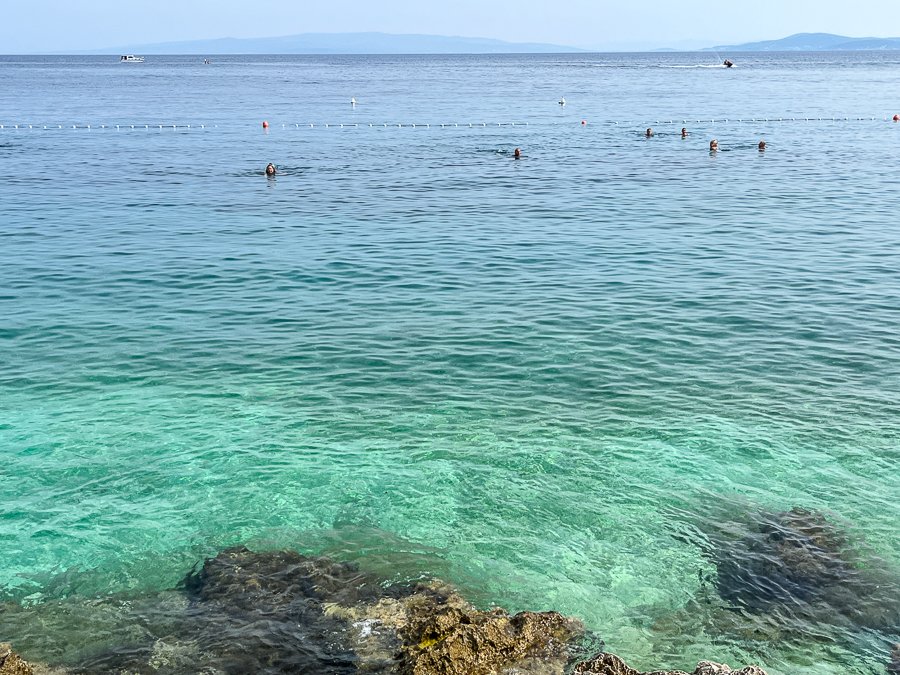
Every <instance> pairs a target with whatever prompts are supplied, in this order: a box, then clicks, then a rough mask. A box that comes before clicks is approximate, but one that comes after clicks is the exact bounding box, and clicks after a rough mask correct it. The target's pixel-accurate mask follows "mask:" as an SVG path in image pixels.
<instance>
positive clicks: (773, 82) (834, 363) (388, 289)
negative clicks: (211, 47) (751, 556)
mask: <svg viewBox="0 0 900 675" xmlns="http://www.w3.org/2000/svg"><path fill="white" fill-rule="evenodd" d="M732 58H733V59H734V60H735V61H736V62H737V66H736V67H735V68H733V69H730V70H729V69H725V68H721V67H714V66H715V65H716V64H717V63H718V62H719V60H718V58H717V57H716V55H714V54H712V55H711V54H652V55H650V54H646V55H551V56H428V57H415V56H403V57H339V56H335V57H331V56H329V57H308V56H291V57H277V56H273V57H213V62H212V63H211V64H210V65H204V64H203V63H202V59H201V58H200V57H147V61H146V62H145V63H143V64H120V63H118V62H117V61H118V59H117V57H2V58H0V91H2V95H0V124H3V126H4V128H3V129H2V130H0V589H2V591H0V600H2V599H3V598H5V599H6V600H7V601H8V602H7V605H6V610H5V611H4V612H2V613H0V641H3V640H10V641H12V642H13V643H14V644H16V645H17V646H18V647H19V648H20V650H21V651H22V652H23V653H25V655H26V656H29V657H31V658H35V659H40V658H44V657H46V656H48V655H49V654H50V653H51V652H52V650H51V648H50V647H49V646H48V645H51V644H52V645H53V646H54V648H55V649H57V650H58V649H59V646H60V645H66V644H69V643H71V644H72V645H74V646H73V649H79V648H84V631H85V625H84V621H83V620H82V621H80V623H79V625H78V626H75V625H67V623H66V621H64V620H60V619H59V618H58V615H59V613H60V610H59V606H60V605H59V604H58V603H59V602H62V601H64V600H72V599H73V598H74V599H77V598H78V597H81V598H90V597H94V596H96V595H98V594H106V593H124V592H129V593H137V592H152V591H155V590H159V589H165V588H171V587H173V586H174V585H175V584H176V583H177V582H178V580H179V579H180V578H181V577H182V576H183V575H184V574H185V572H186V571H187V570H188V569H190V567H191V565H193V564H194V563H195V562H196V561H197V560H199V559H201V558H202V557H203V556H205V555H210V554H212V553H214V552H215V551H216V550H218V549H220V548H221V547H224V546H227V545H232V544H237V543H245V542H250V543H251V544H253V545H256V546H293V547H296V548H298V549H299V550H301V551H304V552H323V553H327V554H330V555H333V556H337V557H339V558H343V559H350V560H358V561H359V562H360V564H361V565H363V566H364V567H368V568H371V569H376V570H381V571H383V572H384V573H386V574H388V575H393V576H397V577H404V576H405V577H411V576H415V575H417V574H420V573H424V574H435V575H438V576H440V577H442V578H444V579H447V580H449V581H451V582H453V583H455V584H457V585H458V586H459V587H460V588H461V589H462V591H463V592H464V593H465V594H466V595H467V596H468V597H470V598H472V599H473V600H474V601H475V602H477V603H478V604H479V605H482V606H490V605H491V604H499V605H502V606H504V607H507V608H509V609H511V610H521V609H556V610H558V611H561V612H564V613H566V614H572V615H575V616H579V617H581V618H582V619H583V620H584V621H585V623H586V625H587V626H588V627H589V628H590V629H591V630H592V631H595V632H596V633H597V634H598V635H599V636H601V637H602V638H603V640H604V641H605V644H606V646H607V648H608V649H610V650H611V651H614V652H616V653H618V654H620V655H622V656H623V657H625V658H626V659H628V660H630V661H631V662H632V664H633V665H635V666H637V667H641V668H649V667H651V666H657V667H658V666H663V665H665V666H668V667H682V668H686V669H692V668H693V665H694V664H695V663H696V661H697V660H699V659H700V658H713V659H715V660H721V661H729V662H731V663H732V665H736V664H737V663H738V662H740V663H746V662H757V663H760V664H761V665H763V666H764V667H766V668H767V669H768V670H769V672H770V674H779V675H788V674H790V675H797V674H810V675H812V674H816V675H818V674H820V673H828V674H831V673H834V674H837V673H841V674H846V673H851V674H868V673H880V672H882V670H883V668H884V666H885V664H886V663H887V661H888V660H889V658H888V656H887V645H888V643H889V642H890V641H891V640H896V639H898V637H900V636H897V635H894V634H892V630H891V629H890V628H887V629H886V628H885V627H884V626H876V627H874V628H872V627H869V626H866V627H860V626H855V625H831V623H829V621H828V620H827V617H826V618H825V619H823V621H822V622H821V623H817V622H816V621H814V620H811V621H809V623H808V625H807V626H806V627H805V628H806V630H807V631H808V632H807V633H805V634H804V635H801V636H799V637H798V636H796V635H794V636H789V635H785V634H784V633H780V632H779V630H780V629H779V627H778V626H777V625H776V626H775V628H772V629H771V630H770V631H769V632H768V633H765V632H764V631H763V632H761V631H756V632H753V633H752V635H751V634H750V633H751V631H741V630H729V629H728V628H727V627H726V625H727V624H729V620H728V618H727V617H728V616H729V615H735V614H736V613H735V612H733V611H731V610H729V609H728V608H726V607H725V603H723V601H722V600H720V599H717V598H716V597H715V587H714V586H712V587H710V583H711V582H710V581H709V580H710V579H714V577H715V573H716V567H715V566H714V564H713V562H712V561H711V559H710V557H709V555H708V551H707V549H708V546H704V541H707V539H706V537H707V536H708V535H707V534H705V533H706V532H711V531H714V530H715V529H716V527H717V526H719V525H721V523H723V522H726V521H728V522H740V521H741V518H742V517H743V516H742V514H753V513H758V512H760V511H774V512H777V511H784V510H787V509H790V508H792V507H802V508H806V509H815V510H818V511H821V512H822V513H824V514H826V516H827V518H828V519H829V520H830V521H832V522H834V523H839V524H840V527H841V528H843V529H844V530H845V531H846V532H847V536H848V539H849V540H850V541H851V542H852V544H850V545H851V546H852V547H854V550H857V551H863V552H864V553H861V554H860V555H861V556H862V559H864V560H874V561H877V564H878V565H882V566H883V567H884V568H885V569H887V570H888V577H887V578H888V579H893V580H896V579H898V578H900V528H898V522H900V488H898V460H900V224H898V223H900V215H898V214H900V171H898V168H897V166H898V165H897V158H898V156H900V124H894V123H892V122H890V121H889V120H890V117H891V116H892V115H893V114H894V113H898V112H900V99H898V98H897V94H898V91H900V75H898V73H900V54H898V53H859V54H835V55H833V54H772V55H750V54H747V55H742V56H740V58H735V57H734V55H732ZM563 96H564V97H565V98H566V101H567V105H565V106H560V105H559V104H558V103H557V101H558V100H559V99H560V97H563ZM351 97H355V98H356V100H357V101H358V102H359V104H358V105H357V106H356V107H355V108H353V107H351V105H350V99H351ZM807 118H810V119H809V120H808V119H807ZM263 120H267V121H268V122H269V125H270V126H269V130H268V132H267V133H264V131H263V129H262V124H261V123H262V121H263ZM582 120H584V121H585V122H586V124H582ZM670 120H671V121H670ZM751 120H755V121H751ZM398 124H399V125H403V126H399V127H398V126H397V125H398ZM413 124H415V125H416V126H415V127H413V126H412V125H413ZM442 124H443V125H445V126H443V127H442V126H441V125H442ZM470 124H471V125H472V126H471V127H470V126H469V125H470ZM15 125H18V126H19V128H18V129H16V128H14V127H15ZM73 125H74V126H76V127H77V128H75V129H73V128H72V127H73ZM88 125H90V127H91V128H90V129H88V128H87V126H88ZM104 125H105V127H106V128H103V126H104ZM116 125H119V128H118V129H117V128H116ZM132 125H134V126H135V128H132ZM145 125H147V127H149V128H147V127H145ZM159 125H163V127H164V128H163V129H160V128H159ZM172 125H175V127H176V128H175V129H173V128H172ZM188 125H190V126H188ZM310 125H314V126H310ZM326 125H329V126H327V127H326ZM341 125H344V126H343V127H341ZM370 125H371V126H370ZM385 125H386V126H385ZM426 125H429V126H426ZM457 125H458V126H457ZM482 125H484V126H482ZM45 126H46V127H47V128H46V129H45V128H44V127H45ZM60 126H61V127H62V128H59V127H60ZM682 126H685V127H687V129H688V131H689V136H688V137H687V138H686V139H682V138H681V136H680V129H681V127H682ZM647 127H653V128H654V130H655V131H656V135H655V136H654V137H653V138H650V139H647V138H645V137H644V131H645V129H646V128H647ZM711 138H717V139H718V140H719V144H720V151H719V152H718V153H717V154H714V155H711V154H710V153H709V152H708V144H709V140H710V139H711ZM763 138H764V139H765V140H766V141H767V143H768V148H767V150H766V151H765V152H764V153H760V152H758V151H757V148H756V145H757V143H758V141H759V140H760V139H763ZM516 147H520V148H521V149H522V152H523V159H521V160H520V161H513V160H512V157H511V155H512V151H513V149H514V148H516ZM270 161H271V162H274V163H275V164H277V165H278V167H279V174H278V176H277V177H276V178H275V179H274V180H270V179H266V178H265V177H264V176H263V175H262V171H263V168H264V167H265V165H266V163H267V162H270ZM891 574H893V575H894V576H890V575H891ZM888 583H891V582H890V581H889V582H888ZM896 590H897V587H896V586H894V587H893V591H896ZM710 598H712V599H710ZM51 605H52V606H53V607H54V609H52V610H51V609H50V607H51ZM20 606H28V607H30V608H31V609H30V611H29V613H28V615H27V616H28V617H29V618H28V619H27V620H26V619H25V618H22V617H19V618H16V610H15V607H20ZM41 607H47V610H46V612H47V616H44V617H43V619H41V618H40V617H41V611H40V608H41ZM35 608H37V610H36V611H35ZM826 609H827V608H826ZM834 609H835V610H836V611H840V609H841V608H834ZM51 612H53V613H54V617H55V618H54V619H53V620H52V621H51V620H50V619H49V614H50V613H51ZM36 616H37V617H38V618H35V617H36ZM723 617H725V618H723ZM74 623H75V620H74V619H73V624H74ZM773 623H774V624H777V618H776V619H773ZM48 626H50V627H49V628H48ZM79 631H80V632H79ZM761 633H763V634H761ZM108 639H109V636H108V635H97V636H96V640H97V641H98V643H101V642H103V640H108Z"/></svg>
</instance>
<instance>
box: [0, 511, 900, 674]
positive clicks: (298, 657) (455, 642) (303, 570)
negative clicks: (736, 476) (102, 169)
mask: <svg viewBox="0 0 900 675" xmlns="http://www.w3.org/2000/svg"><path fill="white" fill-rule="evenodd" d="M715 522H716V523H721V528H722V531H723V533H716V532H714V531H708V532H706V533H704V534H703V537H704V541H705V546H706V548H705V552H706V554H707V555H708V557H709V558H710V559H711V560H712V561H713V562H714V564H715V567H716V569H717V575H716V577H715V579H714V584H715V586H714V593H715V598H712V600H711V601H710V602H709V603H707V604H706V605H705V606H706V607H709V608H711V609H698V608H699V607H700V606H701V605H700V604H699V603H694V604H693V606H691V605H689V606H687V607H685V608H684V609H683V610H679V612H680V613H681V614H684V613H687V614H688V617H687V618H688V619H690V618H691V616H690V615H691V614H692V613H696V614H697V617H696V618H697V621H699V622H700V623H699V624H697V622H696V621H695V622H693V623H692V622H691V621H688V620H682V619H685V617H683V616H680V614H679V612H676V613H675V614H674V615H673V616H674V617H675V619H676V621H677V622H678V625H679V626H680V630H687V631H688V633H691V632H692V631H693V628H691V626H694V625H695V624H696V627H697V630H698V631H702V630H704V628H703V627H702V622H704V621H708V622H711V623H710V625H712V626H715V627H716V628H715V630H717V631H718V632H720V633H722V634H726V633H727V631H729V630H732V631H734V630H735V629H737V630H738V632H739V633H740V634H742V635H743V634H744V633H747V634H750V635H757V631H758V624H757V623H755V622H753V621H751V622H750V623H748V624H746V625H743V626H741V625H740V622H741V621H745V620H746V618H747V617H750V618H751V619H752V617H757V616H758V617H767V620H771V625H772V626H773V627H774V628H775V632H765V631H764V632H763V633H762V634H761V635H758V639H762V640H772V639H778V640H784V639H796V640H809V639H811V638H810V634H809V631H808V630H807V628H806V627H808V626H819V627H825V628H826V629H827V627H828V626H832V627H834V628H835V629H836V630H839V631H844V633H835V635H837V634H845V635H853V632H852V631H859V632H863V631H870V632H872V631H877V634H879V635H882V636H884V637H887V638H891V637H892V636H896V635H897V634H898V633H900V598H898V593H897V591H898V588H900V583H898V580H897V576H896V574H894V572H893V571H891V570H890V569H888V568H886V567H884V566H882V565H881V563H880V561H878V560H877V558H874V557H865V556H862V554H861V553H860V550H861V549H860V548H859V547H858V546H851V545H849V543H848V542H849V540H848V538H847V536H846V535H845V534H844V532H843V531H842V530H840V529H839V528H838V527H836V526H835V525H834V524H833V523H832V522H830V521H829V520H828V519H826V518H825V517H824V516H823V515H822V514H820V513H817V512H812V511H807V510H803V509H791V510H790V511H784V512H762V511H760V512H754V513H750V514H747V515H745V516H741V517H740V519H739V520H735V521H729V520H727V519H725V518H717V519H715ZM710 590H711V589H709V588H707V592H709V591H710ZM716 598H718V601H716ZM78 603H80V604H78ZM4 612H6V619H4V617H3V613H4ZM29 612H31V614H29ZM54 612H58V613H59V615H60V616H61V617H62V620H64V621H65V622H67V623H66V625H67V626H73V625H74V626H78V628H79V630H81V631H82V633H80V635H82V636H88V637H82V638H78V637H77V636H76V637H69V639H68V641H67V642H66V643H65V644H55V643H54V639H53V638H49V637H48V639H45V640H44V641H43V642H42V643H41V645H42V648H39V649H37V653H40V654H42V655H44V658H46V659H48V660H50V661H53V663H52V664H51V666H47V665H43V664H36V663H35V664H29V663H27V662H26V661H25V660H24V659H23V658H22V657H21V656H20V655H19V654H17V653H16V652H14V651H12V648H11V647H10V646H8V645H0V675H91V674H94V673H115V674H117V675H181V674H184V675H188V674H198V673H199V674H201V675H230V674H232V673H233V674H234V675H238V674H242V675H243V674H247V673H255V674H269V673H271V674H273V675H275V674H280V673H322V674H327V675H351V674H356V673H362V674H367V675H389V674H396V675H564V674H565V673H572V674H573V675H644V674H642V673H640V672H639V671H638V670H636V669H634V668H631V667H629V666H628V665H627V664H626V663H625V662H624V661H623V660H622V659H620V658H619V657H617V656H615V655H614V654H611V653H606V651H605V646H604V645H603V643H602V641H601V640H599V638H597V637H596V636H594V635H591V634H590V633H589V632H587V631H585V629H584V626H583V625H582V624H581V622H580V621H578V620H577V619H574V618H571V617H566V616H563V615H562V614H559V613H557V612H552V611H551V612H520V613H518V614H512V615H511V614H509V613H508V612H506V611H505V610H503V609H498V608H495V609H490V610H487V611H484V610H479V609H478V608H476V607H474V606H473V605H472V604H470V603H469V602H468V601H467V600H465V599H464V598H463V597H462V596H461V595H460V594H459V593H458V592H457V591H456V590H455V589H454V588H453V587H451V586H449V585H447V584H445V583H443V582H441V581H438V580H433V579H432V580H416V581H409V582H403V583H397V582H395V581H393V582H392V581H388V580H386V579H384V578H378V577H377V576H375V575H373V574H372V573H367V572H364V571H362V570H361V569H360V568H359V567H358V566H357V565H355V564H353V563H348V562H341V561H336V560H333V559H330V558H327V557H320V556H307V555H303V554H301V553H299V552H297V551H294V550H275V551H272V550H269V551H252V550H250V549H248V548H245V547H235V548H230V549H226V550H224V551H221V552H220V553H219V554H217V555H215V556H214V557H211V558H208V559H206V560H205V561H204V562H203V563H202V564H201V565H199V566H197V567H195V568H194V569H193V570H192V571H191V572H189V573H188V574H187V575H186V576H185V577H184V578H183V580H182V582H181V583H180V584H179V585H178V587H177V588H175V589H172V590H169V591H163V592H160V593H156V594H153V595H143V596H135V597H128V598H124V597H120V596H115V597H114V596H110V597H107V598H98V599H81V600H80V601H77V602H75V603H74V604H73V603H72V602H67V603H61V604H60V605H59V606H58V607H56V608H54V607H48V608H46V609H45V610H44V613H43V614H39V613H36V611H35V610H34V608H29V607H26V606H24V605H18V604H10V603H7V604H6V605H5V606H4V605H2V604H0V633H2V632H3V630H4V628H3V627H4V626H6V631H9V630H11V629H12V630H13V631H17V630H19V628H20V627H21V625H23V624H22V622H23V621H25V620H26V617H28V619H27V620H28V621H29V625H30V626H32V628H31V629H30V630H31V633H30V634H31V635H32V637H34V635H35V633H37V634H43V633H45V632H47V630H48V629H47V623H46V620H47V618H48V617H53V616H54ZM10 622H12V623H10ZM35 627H36V628H35ZM848 627H849V628H848ZM25 634H28V633H25ZM98 635H99V636H101V638H99V639H98V638H97V636H98ZM822 635H823V636H824V639H828V640H833V638H831V637H830V636H829V635H828V634H827V633H823V634H822ZM2 637H5V636H3V635H0V638H2ZM754 639H757V638H754ZM86 642H91V644H85V643H86ZM891 642H893V640H891V639H889V640H888V641H887V642H885V643H883V644H884V645H885V646H886V647H887V649H886V650H885V651H884V652H883V653H884V657H883V659H884V660H882V661H881V663H883V664H885V666H886V670H887V672H888V673H900V646H895V647H894V648H893V651H891V648H890V644H891ZM32 648H34V645H32ZM20 649H23V650H24V649H25V648H24V647H20ZM598 652H599V653H598ZM879 660H880V659H879ZM728 673H734V674H735V675H765V671H763V670H762V669H761V668H759V667H758V666H746V667H744V668H742V669H740V670H737V671H732V670H730V669H729V668H728V666H725V665H721V664H716V663H712V662H706V661H704V662H701V663H700V664H699V665H698V666H697V668H696V669H695V670H694V675H725V674H728ZM649 675H687V674H685V673H683V672H682V671H678V670H657V671H653V672H652V674H649Z"/></svg>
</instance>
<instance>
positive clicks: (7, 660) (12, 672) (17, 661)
mask: <svg viewBox="0 0 900 675" xmlns="http://www.w3.org/2000/svg"><path fill="white" fill-rule="evenodd" d="M33 673H34V671H33V670H32V669H31V666H30V665H28V663H26V662H25V661H23V660H22V658H21V657H20V656H19V655H18V654H16V653H15V652H14V651H13V650H12V647H10V646H9V645H8V644H0V675H33Z"/></svg>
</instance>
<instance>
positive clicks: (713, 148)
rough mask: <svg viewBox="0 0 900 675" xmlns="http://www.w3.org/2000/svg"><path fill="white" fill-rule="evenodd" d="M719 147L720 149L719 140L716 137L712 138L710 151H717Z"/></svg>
mask: <svg viewBox="0 0 900 675" xmlns="http://www.w3.org/2000/svg"><path fill="white" fill-rule="evenodd" d="M718 149H719V141H717V140H716V139H715V138H714V139H712V140H711V141H710V142H709V151H710V152H715V151H716V150H718Z"/></svg>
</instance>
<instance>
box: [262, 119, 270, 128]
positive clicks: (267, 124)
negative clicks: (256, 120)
mask: <svg viewBox="0 0 900 675" xmlns="http://www.w3.org/2000/svg"><path fill="white" fill-rule="evenodd" d="M268 128H269V123H268V122H267V121H266V120H263V129H268Z"/></svg>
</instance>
